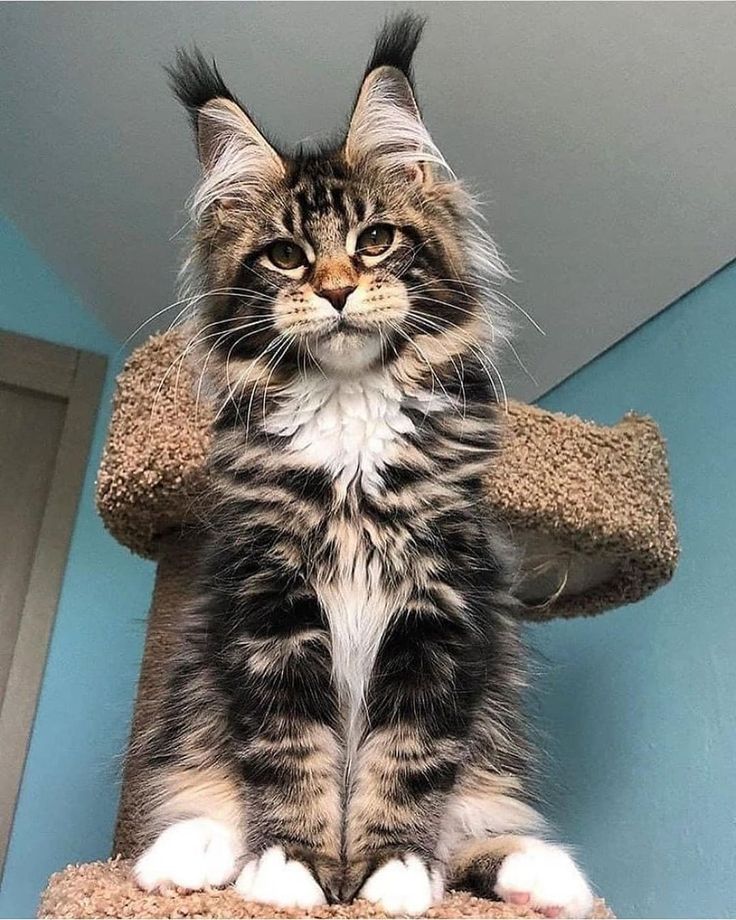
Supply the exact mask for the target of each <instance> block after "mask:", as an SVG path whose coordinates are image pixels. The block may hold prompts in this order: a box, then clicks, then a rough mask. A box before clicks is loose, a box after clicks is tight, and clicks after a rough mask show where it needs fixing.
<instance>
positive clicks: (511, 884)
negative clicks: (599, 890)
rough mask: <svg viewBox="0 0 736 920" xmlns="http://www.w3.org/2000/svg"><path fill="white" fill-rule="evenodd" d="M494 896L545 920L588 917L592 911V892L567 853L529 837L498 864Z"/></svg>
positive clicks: (560, 848)
mask: <svg viewBox="0 0 736 920" xmlns="http://www.w3.org/2000/svg"><path fill="white" fill-rule="evenodd" d="M496 894H497V895H498V896H499V897H500V898H502V899H503V900H504V901H508V902H509V903H511V904H520V905H525V906H528V907H532V908H534V910H538V911H540V913H544V914H546V915H547V916H548V917H570V918H583V917H589V916H590V913H591V911H592V909H593V893H592V892H591V890H590V886H589V885H588V882H587V881H586V879H585V876H584V875H583V873H582V872H581V871H580V869H578V867H577V866H576V865H575V863H574V861H573V859H572V857H571V856H570V854H569V853H567V852H566V851H565V850H563V849H562V847H558V846H554V845H553V844H551V843H545V841H543V840H536V839H535V838H533V837H530V838H527V839H526V840H525V841H524V845H523V848H522V849H520V850H517V851H516V852H514V853H510V854H509V855H508V856H507V857H506V858H505V859H504V861H503V862H502V863H501V868H500V869H499V870H498V876H497V878H496Z"/></svg>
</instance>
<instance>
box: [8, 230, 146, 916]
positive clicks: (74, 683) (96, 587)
mask: <svg viewBox="0 0 736 920" xmlns="http://www.w3.org/2000/svg"><path fill="white" fill-rule="evenodd" d="M0 329H7V330H10V331H13V332H19V333H23V334H25V335H30V336H36V337H37V338H42V339H47V340H49V341H53V342H59V343H61V344H63V345H72V346H74V347H77V348H83V349H87V350H89V351H95V352H98V353H101V354H106V355H108V356H109V361H110V364H109V366H108V375H107V380H106V385H105V392H104V394H103V397H102V405H101V409H100V413H99V416H98V419H97V425H96V428H95V435H94V443H93V446H92V452H91V456H90V462H89V466H88V469H87V475H86V479H85V483H84V490H83V495H82V498H81V501H80V505H79V509H78V512H77V519H76V523H75V527H74V534H73V538H72V544H71V549H70V554H69V561H68V564H67V569H66V573H65V577H64V583H63V588H62V594H61V598H60V602H59V608H58V611H57V616H56V621H55V625H54V630H53V634H52V637H51V644H50V646H49V655H48V659H47V663H46V671H45V674H44V680H43V686H42V690H41V696H40V700H39V705H38V711H37V714H36V720H35V723H34V727H33V734H32V737H31V745H30V750H29V755H28V760H27V762H26V768H25V772H24V775H23V784H22V787H21V794H20V799H19V802H18V808H17V811H16V817H15V823H14V826H13V832H12V836H11V839H10V848H9V852H8V858H7V861H6V866H5V873H4V876H3V881H2V887H0V916H3V917H33V916H35V913H36V906H37V903H38V896H39V893H40V891H41V890H42V889H43V887H44V885H45V883H46V880H47V879H48V876H49V875H50V873H51V872H54V871H56V870H57V869H60V868H62V867H63V866H65V865H66V864H67V863H69V862H75V861H77V860H89V859H97V858H99V857H104V856H106V855H108V853H109V851H110V847H111V844H112V830H113V823H114V818H115V811H116V808H117V799H118V787H117V779H118V766H119V763H118V757H119V752H120V751H121V749H122V746H123V744H124V739H125V736H126V732H127V726H128V723H129V720H130V714H131V707H132V699H133V694H134V685H135V681H136V678H137V672H138V666H139V661H140V655H141V651H142V646H143V627H144V618H145V614H146V612H147V609H148V603H149V599H150V592H151V587H152V580H153V567H152V566H151V565H150V564H148V563H145V562H143V561H142V560H140V559H137V558H136V557H134V556H133V555H131V554H130V553H128V552H127V551H126V550H124V549H123V548H122V547H120V546H119V545H118V544H117V543H116V542H115V541H114V540H113V539H112V538H111V537H109V536H108V535H107V533H106V532H105V530H104V529H103V527H102V524H101V523H100V520H99V518H98V517H97V515H96V513H95V508H94V480H95V474H96V469H97V463H98V460H99V456H100V453H101V450H102V445H103V442H104V437H105V431H106V428H107V422H108V420H109V416H110V404H111V397H112V387H113V381H114V374H115V373H116V372H117V370H118V368H117V367H116V366H115V365H116V360H115V356H116V353H117V352H119V349H120V345H119V343H118V342H117V341H116V340H115V339H113V338H112V336H111V335H110V334H109V333H108V332H107V331H106V330H105V329H104V328H103V327H102V326H101V325H100V323H99V322H98V321H97V320H96V319H95V318H94V317H93V316H92V315H91V314H90V313H89V312H88V311H87V310H86V309H85V308H84V307H83V306H82V305H81V304H80V303H79V302H78V301H77V300H75V299H74V297H72V296H71V295H70V294H69V292H68V291H66V290H65V289H64V287H63V285H62V284H61V283H60V282H59V280H58V279H57V278H56V277H55V276H54V274H53V273H52V272H51V271H50V270H49V268H48V267H47V266H46V265H45V264H44V262H43V261H42V260H41V259H40V258H39V257H38V256H37V255H36V254H35V253H34V252H33V251H32V250H31V249H30V248H29V247H28V246H27V244H26V243H25V242H24V241H23V239H22V238H21V237H20V235H19V234H18V233H17V231H16V230H15V229H14V228H13V227H12V225H10V224H9V223H7V222H5V221H2V220H0Z"/></svg>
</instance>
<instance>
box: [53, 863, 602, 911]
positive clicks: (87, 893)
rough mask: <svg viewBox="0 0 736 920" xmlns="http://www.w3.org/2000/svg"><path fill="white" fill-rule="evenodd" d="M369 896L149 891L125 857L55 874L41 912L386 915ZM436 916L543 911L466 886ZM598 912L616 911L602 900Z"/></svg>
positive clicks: (448, 899)
mask: <svg viewBox="0 0 736 920" xmlns="http://www.w3.org/2000/svg"><path fill="white" fill-rule="evenodd" d="M384 916H385V914H383V913H381V912H380V911H379V910H377V909H376V907H375V906H374V905H373V904H370V903H369V902H368V901H360V900H358V901H353V903H352V904H336V905H332V906H329V907H321V908H311V909H309V910H279V909H278V908H274V907H268V906H267V905H266V904H254V903H252V902H249V901H244V900H243V899H242V898H240V897H238V895H237V894H236V893H235V891H234V889H232V888H230V889H227V888H225V889H222V890H213V891H194V892H191V893H188V894H186V893H184V892H177V891H173V892H171V893H168V894H146V893H145V892H143V891H140V890H139V889H138V888H137V887H136V885H135V884H134V882H133V881H132V879H131V877H130V863H129V862H126V861H125V860H117V859H114V860H109V861H108V862H96V863H88V864H87V865H84V866H69V868H68V869H64V871H63V872H57V873H56V875H54V876H52V878H51V882H50V884H49V887H48V889H47V890H46V893H45V894H44V896H43V900H42V901H41V907H40V911H39V917H74V918H79V920H82V918H87V917H221V918H226V917H237V918H240V917H325V918H327V917H335V918H337V917H366V918H369V917H384ZM425 916H427V917H436V918H440V917H442V918H455V917H499V918H509V917H542V916H543V915H542V914H539V913H537V912H536V911H534V910H529V909H528V908H525V907H519V906H517V905H511V904H504V903H502V902H500V901H486V900H484V899H483V898H475V897H473V896H472V895H470V894H466V893H465V892H460V891H458V892H451V893H449V894H448V895H447V897H446V898H445V900H444V901H442V903H441V904H437V905H436V906H435V907H431V908H430V909H429V910H428V911H427V913H426V915H425ZM592 916H593V917H595V918H601V920H602V918H608V917H613V916H614V915H613V914H612V913H611V912H610V910H609V909H608V908H607V907H606V905H605V904H604V902H603V901H601V900H598V901H596V904H595V909H594V911H593V914H592Z"/></svg>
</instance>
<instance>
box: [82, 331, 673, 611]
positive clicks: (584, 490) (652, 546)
mask: <svg viewBox="0 0 736 920" xmlns="http://www.w3.org/2000/svg"><path fill="white" fill-rule="evenodd" d="M186 341H187V338H186V336H182V335H181V333H177V332H169V333H165V334H162V335H158V336H154V337H152V338H151V339H149V341H148V342H147V343H146V344H145V345H143V346H142V347H141V348H139V349H138V350H137V351H136V352H135V353H134V354H133V355H132V356H131V358H130V360H129V361H128V363H127V365H126V367H125V369H124V371H123V373H122V374H121V375H120V377H119V379H118V388H117V394H116V397H115V409H114V413H113V418H112V423H111V427H110V434H109V437H108V441H107V447H106V449H105V455H104V457H103V460H102V465H101V467H100V472H99V477H98V495H97V501H98V508H99V511H100V514H101V515H102V519H103V520H104V522H105V525H106V526H107V528H108V529H109V530H110V532H111V533H112V534H113V536H114V537H116V538H117V539H118V540H119V541H120V542H121V543H122V544H123V545H125V546H127V547H129V548H130V549H132V550H133V552H135V553H139V554H140V555H142V556H146V557H148V558H153V559H157V558H159V557H160V554H161V538H162V537H165V536H167V535H171V534H172V533H179V534H182V533H184V532H185V531H190V532H191V531H195V530H196V522H197V515H198V513H200V512H201V510H202V508H203V504H204V503H206V497H207V472H206V469H205V458H206V456H207V449H208V442H209V432H208V426H209V421H210V414H209V411H208V407H207V405H206V404H205V403H204V402H203V401H200V404H199V406H198V407H196V406H195V402H196V393H197V388H198V381H197V380H196V379H193V376H192V372H191V370H190V368H189V366H188V363H187V361H186V360H182V359H181V355H182V349H183V348H184V346H185V345H186ZM506 421H507V437H506V440H505V445H504V449H503V452H502V454H501V456H499V457H498V459H497V461H496V462H495V463H494V465H493V466H492V468H490V469H489V470H488V476H487V485H488V498H489V502H490V507H491V509H492V511H493V512H494V513H495V514H496V516H497V517H498V518H499V520H502V521H504V522H506V524H507V526H508V527H509V528H510V529H511V531H512V532H513V536H514V539H515V541H516V542H517V544H519V545H520V546H521V547H522V550H523V555H522V558H521V570H520V573H519V584H518V590H517V595H518V597H519V599H520V600H521V601H522V602H523V605H524V607H523V609H521V610H520V614H521V615H523V616H525V617H527V618H529V619H549V618H553V617H570V616H579V615H581V614H595V613H600V612H602V611H604V610H608V609H611V608H613V607H619V606H621V605H622V604H628V603H631V602H633V601H637V600H640V599H641V598H642V597H644V596H645V595H647V594H649V593H650V592H651V591H653V590H654V589H655V588H657V587H658V586H659V585H661V584H663V583H664V582H666V581H668V580H669V578H670V577H671V575H672V573H673V571H674V568H675V564H676V561H677V552H678V549H677V535H676V530H675V522H674V518H673V515H672V504H671V495H670V485H669V476H668V470H667V458H666V452H665V445H664V442H663V439H662V436H661V434H660V432H659V429H658V428H657V426H656V424H655V423H654V422H653V421H652V420H651V419H649V418H646V417H643V416H640V415H635V414H633V413H632V414H629V415H626V416H624V418H623V419H622V420H621V421H620V422H618V424H616V425H613V426H611V427H604V426H601V425H595V424H592V423H590V422H584V421H581V420H580V419H578V418H575V417H568V416H563V415H559V414H554V413H551V412H545V411H543V410H542V409H538V408H536V407H534V406H528V405H523V404H521V403H516V402H509V404H508V411H507V415H506Z"/></svg>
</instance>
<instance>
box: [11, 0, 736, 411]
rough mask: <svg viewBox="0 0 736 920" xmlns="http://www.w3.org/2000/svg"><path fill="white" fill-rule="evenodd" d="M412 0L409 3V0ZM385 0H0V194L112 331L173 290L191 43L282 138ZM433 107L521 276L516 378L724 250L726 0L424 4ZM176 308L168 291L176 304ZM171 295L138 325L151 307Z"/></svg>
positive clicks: (639, 314)
mask: <svg viewBox="0 0 736 920" xmlns="http://www.w3.org/2000/svg"><path fill="white" fill-rule="evenodd" d="M406 5H408V4H406ZM403 6H404V4H402V5H401V6H400V7H397V6H394V5H392V4H384V3H357V4H353V3H347V2H343V3H293V4H292V3H199V2H192V3H3V4H2V5H1V6H0V113H1V117H0V210H2V211H4V212H5V213H6V214H7V215H8V216H9V217H10V218H11V219H12V220H13V221H14V222H15V223H16V224H17V225H18V226H19V228H20V229H21V230H22V231H23V232H24V233H25V235H26V236H27V237H28V239H29V240H30V241H31V242H32V243H33V244H34V245H35V246H36V248H37V249H38V250H39V251H40V252H41V253H42V255H44V256H45V258H46V259H47V260H48V262H49V263H50V264H51V265H52V266H53V267H54V268H55V269H56V271H57V272H58V274H59V275H61V277H62V278H63V279H65V280H66V281H67V283H68V284H69V285H70V286H71V287H72V289H74V290H75V291H76V292H77V293H78V294H79V296H80V297H81V298H82V300H83V301H84V302H85V303H86V304H87V305H88V306H89V307H91V308H92V309H93V310H94V311H95V312H96V313H97V314H98V315H99V316H100V317H101V318H102V319H103V320H104V321H105V322H106V324H107V325H108V326H109V327H110V328H111V329H112V330H113V331H114V332H115V333H116V334H117V335H118V336H119V337H120V338H121V339H123V338H125V337H126V336H128V335H129V334H130V333H132V332H133V330H134V329H135V328H136V326H137V325H138V323H139V322H141V321H142V320H143V319H144V318H145V317H146V316H149V315H151V314H152V313H154V312H156V311H157V310H160V309H161V308H162V307H164V306H166V305H167V304H168V303H170V302H171V301H173V300H174V294H173V286H174V277H175V272H176V266H177V259H178V253H179V251H180V248H181V246H180V242H179V240H176V239H175V240H172V239H171V238H172V236H173V235H174V234H175V233H176V231H177V230H179V229H180V228H181V227H182V225H183V224H184V222H185V217H184V212H183V210H182V202H183V200H184V198H185V196H186V194H187V192H188V190H189V188H190V187H191V185H192V183H193V181H194V179H195V176H196V164H195V159H194V154H193V149H192V145H191V143H190V139H189V135H188V130H187V126H186V125H185V121H184V118H183V116H182V113H181V112H180V111H179V110H178V109H177V107H176V106H175V104H174V102H173V100H172V99H171V98H170V97H169V94H168V90H167V88H166V85H165V80H164V77H163V74H162V71H161V66H160V65H161V64H162V63H163V62H165V61H168V60H170V59H171V57H172V52H173V50H174V48H175V47H176V46H177V45H182V44H189V43H191V42H192V41H197V42H198V43H199V44H200V45H201V46H202V48H203V49H204V50H205V51H207V52H208V53H212V54H215V55H216V56H217V58H218V61H219V62H220V64H221V67H222V70H223V71H224V73H225V75H226V77H227V79H228V81H229V82H230V83H231V84H232V86H233V87H234V88H235V90H236V91H237V92H239V93H240V94H241V95H242V97H243V98H244V100H245V101H246V102H247V104H248V105H249V106H250V107H251V109H252V111H253V112H254V113H255V114H256V115H257V116H258V117H259V118H260V119H261V121H262V122H264V123H265V125H266V126H267V127H270V128H271V129H272V131H273V132H274V134H275V135H276V136H277V137H281V138H284V139H286V140H288V141H296V140H298V139H300V138H303V137H306V136H310V135H314V134H318V133H321V132H325V131H331V130H334V129H335V128H337V127H339V126H340V125H341V124H342V123H343V119H344V118H345V117H346V115H347V111H348V108H349V106H350V102H351V100H352V96H353V93H354V90H355V88H356V83H357V81H358V79H359V76H360V74H361V72H362V68H363V65H364V62H365V60H366V57H367V54H368V51H369V48H370V45H371V41H372V35H373V33H374V31H375V29H376V27H377V25H378V24H379V23H380V22H381V20H382V19H383V16H384V15H385V13H386V12H387V10H389V9H390V8H393V9H397V8H403ZM416 6H417V7H418V8H419V9H420V10H421V11H422V12H424V13H426V14H427V15H428V16H429V25H428V28H427V32H426V37H425V41H424V43H423V45H422V47H421V49H420V52H419V55H418V60H417V76H418V87H419V94H420V100H421V102H422V103H423V108H424V111H425V117H426V121H427V123H428V125H429V127H430V130H431V131H432V133H433V135H434V137H435V140H436V141H437V142H438V144H439V146H440V147H441V148H442V150H443V152H444V153H445V155H446V157H447V159H448V160H449V161H450V163H451V164H453V166H454V167H455V169H456V171H457V172H458V173H460V174H461V175H464V176H466V177H468V178H469V179H470V180H471V181H472V183H473V185H474V186H475V187H477V188H478V189H480V190H481V191H482V193H483V197H484V199H485V201H486V202H487V207H486V212H487V215H488V217H489V220H490V223H491V226H492V228H493V230H494V233H495V235H496V236H497V238H498V240H499V242H500V244H501V247H502V249H503V250H504V252H505V253H506V255H507V258H508V260H509V261H510V263H511V265H512V267H513V268H514V270H515V273H516V275H517V277H518V279H519V283H518V284H516V285H514V288H513V290H512V291H511V293H512V294H513V296H514V297H515V299H516V300H517V301H518V302H519V303H520V304H521V305H522V306H523V307H524V308H525V309H526V310H528V311H529V312H530V313H531V314H532V315H533V316H534V317H535V318H536V320H537V321H538V322H539V323H540V325H541V326H542V327H544V329H545V330H546V332H547V335H546V337H542V336H540V335H539V334H538V333H537V332H536V331H535V330H534V328H533V327H532V326H531V325H530V324H529V323H527V322H526V321H525V320H524V318H523V316H522V315H521V313H519V334H518V346H517V347H518V350H519V352H520V353H521V355H522V358H523V360H524V363H525V364H526V365H527V367H528V368H529V370H530V372H531V373H532V374H533V375H534V377H535V379H536V382H532V380H531V379H529V377H527V376H525V375H524V374H522V373H521V372H520V370H519V369H518V367H516V368H515V367H514V364H513V361H512V362H511V363H509V364H508V374H509V382H510V388H511V389H512V391H513V392H514V393H516V394H517V395H519V396H522V397H525V398H531V397H533V396H535V395H537V394H539V393H541V392H543V391H544V390H546V389H548V388H549V387H550V386H552V385H553V384H555V383H556V382H558V381H559V380H561V379H562V378H564V377H565V376H567V375H568V374H569V373H571V372H572V371H574V370H576V369H577V368H578V367H580V366H581V365H582V364H584V363H585V362H586V361H588V360H590V359H591V358H593V357H594V356H595V355H596V354H598V353H600V352H601V351H602V350H604V349H605V348H606V347H608V346H609V345H611V344H613V343H614V342H615V341H617V340H618V339H619V338H621V337H622V336H623V335H625V334H626V333H628V332H629V331H631V330H632V329H633V328H635V327H636V326H637V325H639V324H640V323H641V322H643V321H644V320H646V319H647V318H648V317H650V316H652V315H653V314H654V313H656V312H657V311H659V310H660V309H662V308H663V307H665V306H666V305H667V304H668V303H670V302H671V301H672V300H674V299H675V298H676V297H678V296H679V295H680V294H682V293H684V292H685V291H686V290H688V289H689V288H691V287H692V286H694V285H695V284H697V283H698V282H700V281H701V280H703V278H705V277H707V276H708V275H709V274H710V273H712V272H713V271H715V270H716V269H717V268H719V267H720V266H722V265H723V264H724V263H726V262H727V261H729V260H730V259H731V258H733V256H734V254H735V251H734V250H735V249H736V245H735V240H736V53H734V40H735V37H736V5H734V4H733V3H672V4H671V3H646V4H641V3H600V4H599V3H549V4H537V3H459V2H455V3H428V4H416ZM172 316H173V312H172ZM164 319H165V317H162V318H161V320H159V321H157V323H155V324H153V325H152V327H151V328H155V326H157V325H161V324H162V322H163V320H164Z"/></svg>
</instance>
